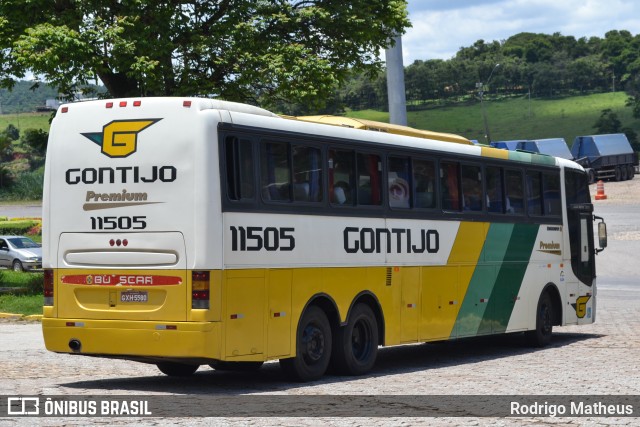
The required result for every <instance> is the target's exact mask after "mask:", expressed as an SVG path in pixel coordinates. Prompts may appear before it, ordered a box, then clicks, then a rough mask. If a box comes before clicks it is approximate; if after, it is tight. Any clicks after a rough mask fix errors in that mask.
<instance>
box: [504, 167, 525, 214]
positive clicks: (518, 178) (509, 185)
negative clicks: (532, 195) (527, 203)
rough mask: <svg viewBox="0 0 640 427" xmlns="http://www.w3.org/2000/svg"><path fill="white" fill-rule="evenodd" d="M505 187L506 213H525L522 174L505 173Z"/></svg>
mask: <svg viewBox="0 0 640 427" xmlns="http://www.w3.org/2000/svg"><path fill="white" fill-rule="evenodd" d="M505 186H506V190H507V195H506V198H505V203H506V211H507V212H508V213H516V214H522V213H524V195H523V191H522V190H523V186H522V173H521V172H520V171H515V170H507V171H506V172H505Z"/></svg>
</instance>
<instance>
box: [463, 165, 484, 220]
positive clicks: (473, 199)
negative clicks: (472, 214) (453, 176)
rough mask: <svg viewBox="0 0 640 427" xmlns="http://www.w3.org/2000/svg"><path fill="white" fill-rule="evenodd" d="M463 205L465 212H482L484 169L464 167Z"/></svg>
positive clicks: (470, 166)
mask: <svg viewBox="0 0 640 427" xmlns="http://www.w3.org/2000/svg"><path fill="white" fill-rule="evenodd" d="M461 174H462V203H463V208H464V210H465V211H476V212H478V211H481V210H482V169H480V166H472V165H462V169H461Z"/></svg>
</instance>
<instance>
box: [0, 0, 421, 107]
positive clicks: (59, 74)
mask: <svg viewBox="0 0 640 427" xmlns="http://www.w3.org/2000/svg"><path fill="white" fill-rule="evenodd" d="M409 25H410V23H409V21H408V18H407V10H406V0H351V1H348V2H345V1H339V0H292V1H291V0H218V1H209V0H193V1H179V0H121V1H117V2H115V1H111V0H84V1H71V0H59V1H51V0H31V1H29V2H24V1H23V0H3V1H2V2H0V64H2V65H0V83H2V84H3V85H4V86H10V85H11V84H12V82H13V79H12V78H11V76H12V75H13V76H17V77H23V76H24V75H25V73H27V72H29V71H31V72H33V73H34V74H36V75H41V76H43V77H44V79H45V80H46V81H47V82H50V83H52V84H53V85H55V86H57V87H58V88H59V89H60V91H61V92H62V93H63V94H65V95H66V96H68V97H72V96H73V94H74V92H75V91H76V90H77V89H78V88H79V87H80V86H82V85H85V84H86V83H88V82H91V81H94V80H96V79H99V80H100V81H101V82H102V83H103V84H104V85H105V87H106V88H107V90H108V91H109V94H110V95H111V96H114V97H122V96H141V95H146V96H152V95H158V96H162V95H164V96H169V95H178V96H185V95H214V96H218V97H222V98H225V99H229V100H236V101H256V100H258V99H260V101H261V102H262V103H263V104H266V105H269V104H271V103H273V102H274V101H278V100H289V101H292V102H308V103H309V102H310V103H314V102H315V103H321V102H322V100H323V99H324V98H327V97H330V95H331V93H332V91H333V90H334V88H335V85H336V83H339V82H343V81H344V80H346V78H347V77H348V74H349V73H350V72H351V71H355V72H367V73H375V72H377V71H379V70H380V68H381V61H380V58H379V52H380V51H381V49H383V48H385V47H386V46H387V45H388V43H389V39H390V37H391V36H392V35H394V34H397V33H403V32H404V29H405V28H406V27H408V26H409Z"/></svg>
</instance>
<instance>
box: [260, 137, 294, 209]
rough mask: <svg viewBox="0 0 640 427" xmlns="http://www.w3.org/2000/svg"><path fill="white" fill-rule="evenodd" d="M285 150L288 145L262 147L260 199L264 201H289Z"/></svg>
mask: <svg viewBox="0 0 640 427" xmlns="http://www.w3.org/2000/svg"><path fill="white" fill-rule="evenodd" d="M287 148H288V144H284V143H265V144H263V145H262V153H261V157H262V162H261V164H262V197H263V199H265V200H276V201H289V200H291V195H290V190H291V182H290V177H289V175H290V167H289V154H288V150H287Z"/></svg>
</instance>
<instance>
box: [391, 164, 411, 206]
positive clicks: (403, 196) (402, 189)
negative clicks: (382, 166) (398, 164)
mask: <svg viewBox="0 0 640 427" xmlns="http://www.w3.org/2000/svg"><path fill="white" fill-rule="evenodd" d="M389 206H390V207H392V208H405V209H406V208H409V183H408V182H407V180H405V179H403V178H400V177H399V176H398V174H397V173H396V172H389Z"/></svg>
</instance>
